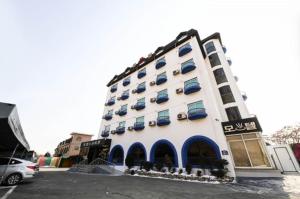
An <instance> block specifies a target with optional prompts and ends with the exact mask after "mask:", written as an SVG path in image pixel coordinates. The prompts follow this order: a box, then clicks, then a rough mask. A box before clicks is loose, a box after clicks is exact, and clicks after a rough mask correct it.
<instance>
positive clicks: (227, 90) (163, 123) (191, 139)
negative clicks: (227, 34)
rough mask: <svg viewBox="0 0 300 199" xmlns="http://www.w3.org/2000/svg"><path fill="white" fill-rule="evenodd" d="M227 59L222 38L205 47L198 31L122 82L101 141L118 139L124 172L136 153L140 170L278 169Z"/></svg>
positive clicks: (112, 157)
mask: <svg viewBox="0 0 300 199" xmlns="http://www.w3.org/2000/svg"><path fill="white" fill-rule="evenodd" d="M225 53H226V48H225V47H224V46H223V44H222V41H221V37H220V34H219V33H215V34H213V35H211V36H209V37H207V38H205V39H203V40H201V39H200V37H199V34H198V32H197V31H196V30H193V29H191V30H189V31H187V32H182V33H180V34H179V35H178V36H177V37H176V39H175V40H173V41H172V42H170V43H169V44H167V45H165V46H161V47H159V48H157V49H156V50H155V52H154V53H150V54H149V55H148V57H146V58H143V57H142V58H141V59H140V60H139V62H138V63H137V64H134V65H133V66H132V67H129V68H127V69H126V70H125V71H124V72H123V73H121V74H120V75H116V76H115V77H114V78H113V79H112V80H111V81H110V82H109V83H108V84H107V86H108V88H109V89H108V92H107V97H106V104H105V108H104V113H103V119H102V122H101V127H100V133H99V136H98V138H99V139H100V138H109V139H111V149H110V154H109V158H108V159H109V161H111V162H113V163H115V164H116V165H119V166H120V168H121V169H124V168H125V158H126V156H127V155H129V154H130V155H132V156H133V157H134V158H135V163H136V164H137V165H138V164H139V163H140V162H141V161H145V160H147V161H151V162H153V163H156V162H159V161H161V162H163V161H164V160H165V159H166V158H167V159H171V161H172V164H173V166H174V167H178V168H185V166H186V165H187V164H191V165H192V166H193V167H196V168H199V167H200V168H205V167H207V165H208V164H209V162H212V161H214V160H217V159H226V160H227V161H228V162H229V165H228V169H229V173H228V175H230V176H236V175H237V174H238V175H241V176H242V175H243V174H242V173H243V171H247V172H249V171H250V172H251V171H254V170H255V171H257V170H260V171H262V172H264V171H267V170H272V168H273V165H271V164H270V162H271V161H270V157H269V155H268V153H267V150H266V146H265V143H264V141H263V140H262V138H261V128H260V125H259V122H258V120H257V118H256V117H255V116H253V115H251V114H250V113H249V112H248V110H247V107H246V105H245V101H244V100H245V99H246V95H244V94H242V93H241V92H240V90H239V88H238V86H237V83H236V81H237V78H236V77H235V76H234V75H233V74H232V72H231V69H230V65H231V60H230V59H228V58H227V57H226V55H225ZM258 175H259V174H258Z"/></svg>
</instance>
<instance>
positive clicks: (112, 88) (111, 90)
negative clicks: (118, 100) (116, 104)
mask: <svg viewBox="0 0 300 199" xmlns="http://www.w3.org/2000/svg"><path fill="white" fill-rule="evenodd" d="M117 89H118V88H117V87H115V86H113V87H111V88H110V92H112V93H114V92H116V91H117Z"/></svg>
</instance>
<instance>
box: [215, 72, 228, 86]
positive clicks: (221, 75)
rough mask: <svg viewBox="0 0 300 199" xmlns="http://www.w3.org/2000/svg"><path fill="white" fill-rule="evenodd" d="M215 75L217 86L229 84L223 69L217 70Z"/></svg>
mask: <svg viewBox="0 0 300 199" xmlns="http://www.w3.org/2000/svg"><path fill="white" fill-rule="evenodd" d="M214 75H215V79H216V82H217V84H221V83H224V82H228V80H227V77H226V75H225V72H224V70H223V68H218V69H217V70H214Z"/></svg>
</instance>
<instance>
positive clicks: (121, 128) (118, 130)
mask: <svg viewBox="0 0 300 199" xmlns="http://www.w3.org/2000/svg"><path fill="white" fill-rule="evenodd" d="M123 133H125V127H124V126H118V127H117V128H116V134H118V135H121V134H123Z"/></svg>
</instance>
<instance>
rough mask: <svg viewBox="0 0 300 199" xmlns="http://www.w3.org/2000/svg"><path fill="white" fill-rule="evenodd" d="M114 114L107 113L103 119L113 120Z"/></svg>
mask: <svg viewBox="0 0 300 199" xmlns="http://www.w3.org/2000/svg"><path fill="white" fill-rule="evenodd" d="M112 117H113V116H112V114H111V113H106V114H105V115H104V116H103V119H105V120H111V119H112Z"/></svg>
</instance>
